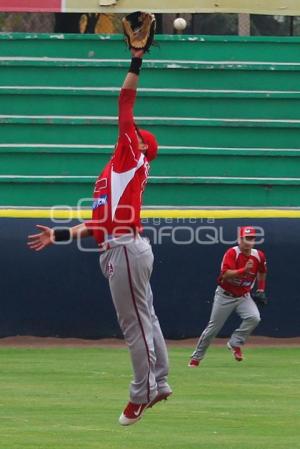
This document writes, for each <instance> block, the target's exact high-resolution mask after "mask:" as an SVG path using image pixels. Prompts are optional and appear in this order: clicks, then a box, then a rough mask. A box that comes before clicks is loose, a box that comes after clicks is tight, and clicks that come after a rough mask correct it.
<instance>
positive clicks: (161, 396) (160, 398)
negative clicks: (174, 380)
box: [147, 391, 172, 408]
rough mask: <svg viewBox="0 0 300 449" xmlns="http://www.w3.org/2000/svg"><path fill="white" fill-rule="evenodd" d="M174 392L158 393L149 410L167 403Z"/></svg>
mask: <svg viewBox="0 0 300 449" xmlns="http://www.w3.org/2000/svg"><path fill="white" fill-rule="evenodd" d="M171 394H172V391H166V392H165V393H157V395H156V396H155V398H154V399H152V401H151V402H150V403H149V405H148V407H147V408H151V407H153V405H155V404H157V402H160V401H166V400H167V399H168V397H169V396H171Z"/></svg>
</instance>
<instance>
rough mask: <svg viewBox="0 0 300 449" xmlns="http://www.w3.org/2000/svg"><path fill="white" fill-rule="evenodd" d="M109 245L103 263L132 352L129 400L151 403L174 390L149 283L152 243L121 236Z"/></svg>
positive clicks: (133, 237) (101, 259)
mask: <svg viewBox="0 0 300 449" xmlns="http://www.w3.org/2000/svg"><path fill="white" fill-rule="evenodd" d="M109 244H110V247H111V249H109V250H107V251H106V252H104V253H103V254H101V256H100V266H101V270H102V273H103V274H104V276H105V277H106V278H107V279H108V281H109V286H110V291H111V296H112V300H113V303H114V306H115V309H116V313H117V317H118V321H119V325H120V327H121V330H122V332H123V335H124V339H125V341H126V343H127V345H128V348H129V351H130V356H131V362H132V366H133V374H134V378H133V381H132V382H131V385H130V401H131V402H134V403H136V404H142V403H148V402H150V401H151V400H152V399H153V398H154V397H155V396H156V395H157V393H163V392H169V391H171V388H170V386H169V385H168V383H167V376H168V365H169V363H168V353H167V348H166V343H165V340H164V337H163V335H162V332H161V328H160V324H159V321H158V318H157V316H156V314H155V311H154V307H153V295H152V290H151V286H150V277H151V273H152V267H153V260H154V257H153V253H152V249H151V245H150V243H149V242H148V240H147V239H144V238H142V237H141V236H140V235H137V236H129V237H128V236H124V237H119V238H117V239H114V240H110V241H109Z"/></svg>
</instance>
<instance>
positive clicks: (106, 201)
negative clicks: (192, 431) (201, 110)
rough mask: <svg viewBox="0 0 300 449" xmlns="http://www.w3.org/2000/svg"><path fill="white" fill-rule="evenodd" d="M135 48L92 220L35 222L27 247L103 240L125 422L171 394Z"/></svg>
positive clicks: (152, 153) (137, 32) (148, 143)
mask: <svg viewBox="0 0 300 449" xmlns="http://www.w3.org/2000/svg"><path fill="white" fill-rule="evenodd" d="M154 23H155V22H154V16H153V15H151V14H143V13H142V14H140V15H138V16H137V15H136V16H134V17H133V20H131V21H130V16H129V20H128V18H126V19H125V23H124V28H125V32H126V35H127V38H128V42H130V39H135V40H136V42H137V44H140V39H141V38H142V36H143V31H145V30H147V29H148V31H149V30H150V31H151V29H152V31H153V27H154ZM135 24H136V25H138V28H135ZM141 24H142V25H141ZM146 25H147V27H148V28H147V27H146ZM148 44H149V43H148ZM140 47H142V45H140ZM130 48H131V55H132V60H131V65H130V68H129V73H128V74H127V76H126V78H125V81H124V84H123V87H122V89H121V93H120V96H119V137H118V142H117V144H116V147H115V151H114V154H113V156H112V158H111V160H110V162H109V163H108V164H107V165H106V167H105V168H104V170H103V171H102V173H101V174H100V176H99V177H98V179H97V181H96V184H95V189H94V204H93V217H92V220H91V221H89V222H86V223H83V224H80V225H78V226H75V227H72V228H67V229H58V230H53V229H50V228H47V227H44V226H39V225H38V228H39V229H41V231H42V232H41V233H40V234H36V235H33V236H29V239H30V241H29V243H28V244H29V246H30V248H32V249H34V250H36V251H40V250H41V249H43V248H44V247H46V246H47V245H49V244H51V243H54V242H56V241H66V240H71V239H76V238H82V237H87V236H90V235H93V236H94V238H95V239H96V241H97V242H98V245H99V249H100V252H101V255H100V266H101V270H102V272H103V274H104V276H105V277H106V278H107V279H108V282H109V286H110V291H111V295H112V300H113V303H114V306H115V309H116V313H117V317H118V321H119V324H120V327H121V329H122V332H123V335H124V338H125V340H126V342H127V345H128V348H129V351H130V356H131V361H132V366H133V381H132V382H131V386H130V400H129V402H128V404H127V405H126V407H125V409H124V411H123V413H122V414H121V416H120V418H119V422H120V424H121V425H124V426H126V425H130V424H134V423H135V422H137V421H138V420H139V419H140V418H141V417H142V415H143V413H144V411H145V410H146V408H148V407H152V406H153V405H154V404H155V403H157V402H158V401H161V400H164V399H167V397H168V396H170V395H171V393H172V390H171V388H170V386H169V385H168V382H167V376H168V354H167V348H166V344H165V341H164V338H163V335H162V332H161V328H160V325H159V321H158V319H157V316H156V315H155V311H154V307H153V296H152V291H151V286H150V277H151V272H152V267H153V253H152V249H151V245H150V243H149V242H148V241H147V240H146V239H144V238H142V237H141V235H140V232H141V231H142V226H141V219H140V213H141V204H142V194H143V191H144V189H145V186H146V182H147V177H148V173H149V168H150V165H149V162H151V161H152V160H153V159H154V158H155V157H156V154H157V142H156V139H155V136H154V135H153V134H151V133H150V132H148V131H145V130H142V129H139V128H138V127H137V126H136V125H135V122H134V117H133V108H134V104H135V99H136V90H137V84H138V78H139V73H140V69H141V66H142V58H143V55H144V51H145V50H146V49H147V46H145V47H143V48H142V49H136V48H133V46H132V45H130Z"/></svg>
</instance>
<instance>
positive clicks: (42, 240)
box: [27, 225, 54, 251]
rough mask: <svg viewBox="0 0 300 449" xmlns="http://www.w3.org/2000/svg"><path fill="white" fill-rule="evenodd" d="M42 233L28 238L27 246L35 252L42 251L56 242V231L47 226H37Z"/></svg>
mask: <svg viewBox="0 0 300 449" xmlns="http://www.w3.org/2000/svg"><path fill="white" fill-rule="evenodd" d="M36 227H37V228H38V229H40V230H41V231H42V232H40V233H39V234H33V235H29V236H28V242H27V245H28V246H29V248H30V249H33V250H34V251H41V250H42V249H44V248H46V246H48V245H51V244H52V243H53V242H54V231H53V229H51V228H48V227H47V226H42V225H36Z"/></svg>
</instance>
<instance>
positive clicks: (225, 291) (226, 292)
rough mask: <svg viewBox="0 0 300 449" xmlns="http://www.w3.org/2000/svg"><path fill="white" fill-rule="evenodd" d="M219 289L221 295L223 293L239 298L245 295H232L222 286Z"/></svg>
mask: <svg viewBox="0 0 300 449" xmlns="http://www.w3.org/2000/svg"><path fill="white" fill-rule="evenodd" d="M220 289H221V290H222V294H223V295H225V296H229V297H230V298H241V297H242V296H245V294H246V293H245V294H244V295H238V296H237V295H234V294H233V293H230V292H228V291H227V290H224V288H222V287H220Z"/></svg>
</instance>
